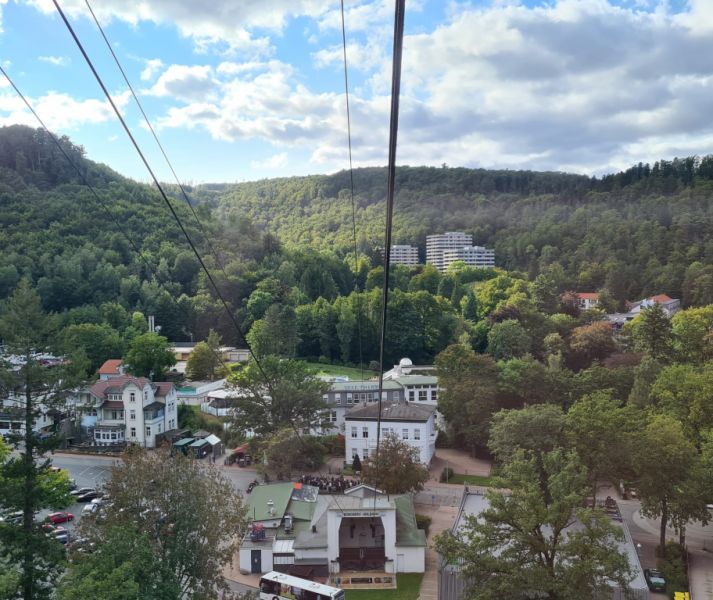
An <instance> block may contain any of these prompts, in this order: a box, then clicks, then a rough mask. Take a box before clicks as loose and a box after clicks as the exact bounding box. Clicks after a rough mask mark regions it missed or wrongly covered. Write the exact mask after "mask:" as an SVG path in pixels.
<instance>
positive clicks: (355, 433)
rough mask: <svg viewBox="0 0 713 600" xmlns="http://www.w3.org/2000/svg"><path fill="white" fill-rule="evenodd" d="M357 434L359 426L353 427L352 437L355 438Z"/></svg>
mask: <svg viewBox="0 0 713 600" xmlns="http://www.w3.org/2000/svg"><path fill="white" fill-rule="evenodd" d="M356 436H357V428H356V427H352V437H353V438H355V437H356Z"/></svg>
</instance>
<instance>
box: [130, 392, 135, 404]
mask: <svg viewBox="0 0 713 600" xmlns="http://www.w3.org/2000/svg"><path fill="white" fill-rule="evenodd" d="M129 402H136V394H135V393H134V392H131V393H130V394H129Z"/></svg>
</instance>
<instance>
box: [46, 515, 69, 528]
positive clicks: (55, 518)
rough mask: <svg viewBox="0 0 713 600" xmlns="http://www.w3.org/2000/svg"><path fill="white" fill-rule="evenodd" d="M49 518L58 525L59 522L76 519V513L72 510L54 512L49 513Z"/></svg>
mask: <svg viewBox="0 0 713 600" xmlns="http://www.w3.org/2000/svg"><path fill="white" fill-rule="evenodd" d="M47 520H48V521H50V522H52V523H54V524H55V525H56V524H57V523H66V522H67V521H74V515H73V514H72V513H70V512H54V513H50V514H49V515H47Z"/></svg>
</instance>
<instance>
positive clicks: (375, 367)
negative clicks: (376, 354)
mask: <svg viewBox="0 0 713 600" xmlns="http://www.w3.org/2000/svg"><path fill="white" fill-rule="evenodd" d="M380 367H381V365H380V364H379V361H378V360H372V361H369V370H370V371H377V372H378V371H379V368H380Z"/></svg>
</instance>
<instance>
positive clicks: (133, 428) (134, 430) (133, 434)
mask: <svg viewBox="0 0 713 600" xmlns="http://www.w3.org/2000/svg"><path fill="white" fill-rule="evenodd" d="M130 435H131V437H132V438H135V437H136V427H132V428H131V433H130Z"/></svg>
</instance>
